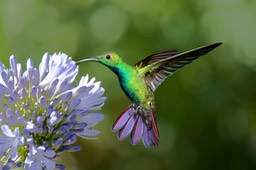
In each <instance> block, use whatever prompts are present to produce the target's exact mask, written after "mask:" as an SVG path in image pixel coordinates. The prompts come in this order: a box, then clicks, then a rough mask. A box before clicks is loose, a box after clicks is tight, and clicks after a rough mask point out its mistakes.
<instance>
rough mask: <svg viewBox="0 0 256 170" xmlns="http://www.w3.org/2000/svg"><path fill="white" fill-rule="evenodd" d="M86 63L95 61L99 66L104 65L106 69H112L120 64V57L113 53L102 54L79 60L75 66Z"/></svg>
mask: <svg viewBox="0 0 256 170" xmlns="http://www.w3.org/2000/svg"><path fill="white" fill-rule="evenodd" d="M87 61H95V62H99V63H101V64H104V65H106V66H107V67H110V68H113V67H116V66H117V65H119V64H120V63H121V62H122V59H121V57H119V55H118V54H116V53H113V52H108V53H104V54H102V55H99V56H96V57H91V58H85V59H82V60H79V61H77V62H76V64H79V63H83V62H87Z"/></svg>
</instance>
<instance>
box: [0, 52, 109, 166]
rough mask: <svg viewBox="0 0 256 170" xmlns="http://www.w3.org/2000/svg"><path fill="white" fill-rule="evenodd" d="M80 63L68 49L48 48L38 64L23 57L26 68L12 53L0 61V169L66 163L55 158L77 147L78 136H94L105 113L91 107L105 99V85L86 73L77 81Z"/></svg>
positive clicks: (95, 106)
mask: <svg viewBox="0 0 256 170" xmlns="http://www.w3.org/2000/svg"><path fill="white" fill-rule="evenodd" d="M77 73H78V67H77V66H76V65H75V62H74V61H73V60H72V59H71V58H70V57H68V56H67V55H66V54H62V53H58V54H54V55H52V56H51V55H49V54H48V53H46V54H45V55H44V56H43V58H42V61H41V63H40V65H39V69H37V68H35V67H34V64H33V62H32V60H31V59H29V60H28V61H27V67H26V70H25V72H24V73H23V72H22V66H21V64H20V63H17V62H16V59H15V57H14V56H11V57H10V69H7V68H5V66H4V65H3V64H2V63H1V62H0V157H1V162H2V164H3V166H2V169H11V168H17V167H21V168H23V169H26V170H34V169H47V170H51V169H55V168H58V169H64V168H65V166H64V165H62V164H57V163H56V162H55V160H56V159H57V158H59V157H60V154H61V153H63V152H75V151H79V150H80V147H79V146H74V145H73V144H74V143H75V142H76V140H77V137H78V136H80V137H83V138H92V137H93V136H95V135H97V134H98V133H99V131H97V130H93V129H92V127H93V126H94V125H96V124H97V123H98V122H99V121H101V120H103V118H104V116H103V115H102V114H100V113H90V111H92V110H100V109H101V107H102V106H103V105H104V101H105V99H106V98H105V97H103V96H102V95H103V93H104V89H103V88H102V87H101V86H100V82H95V79H94V78H93V79H91V80H89V77H88V75H87V76H85V77H82V78H81V80H80V81H79V82H77V83H75V77H76V75H77ZM73 84H74V85H73Z"/></svg>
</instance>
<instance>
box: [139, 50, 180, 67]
mask: <svg viewBox="0 0 256 170" xmlns="http://www.w3.org/2000/svg"><path fill="white" fill-rule="evenodd" d="M176 54H177V50H166V51H159V52H156V53H154V54H151V55H150V56H148V57H146V58H144V59H143V60H141V61H139V62H138V63H136V64H135V67H136V68H142V67H145V66H147V65H149V64H152V63H155V62H157V61H159V60H163V59H165V58H168V57H171V56H174V55H176Z"/></svg>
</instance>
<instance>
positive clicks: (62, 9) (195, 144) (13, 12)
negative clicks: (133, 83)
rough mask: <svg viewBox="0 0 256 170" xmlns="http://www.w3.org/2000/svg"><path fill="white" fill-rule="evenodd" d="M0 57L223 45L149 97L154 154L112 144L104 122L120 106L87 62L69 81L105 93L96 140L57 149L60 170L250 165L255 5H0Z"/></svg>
mask: <svg viewBox="0 0 256 170" xmlns="http://www.w3.org/2000/svg"><path fill="white" fill-rule="evenodd" d="M0 16H1V17H0V57H1V61H2V62H3V63H5V64H6V65H8V59H9V56H10V55H11V54H14V55H15V56H16V57H17V59H18V61H19V62H21V63H23V64H25V63H26V60H27V59H28V58H32V59H33V60H34V62H35V64H36V65H38V64H39V62H40V60H41V57H42V56H43V54H44V53H45V52H49V53H51V54H53V53H54V52H64V53H67V54H68V55H69V56H72V58H73V59H74V60H78V59H81V58H84V57H90V56H95V55H98V54H100V53H102V52H105V51H115V52H117V53H119V54H120V55H121V56H122V57H123V59H124V60H126V61H127V62H128V63H130V64H134V63H136V62H137V61H138V60H140V59H142V58H143V57H145V56H147V55H149V54H151V53H154V52H156V51H159V50H164V49H170V48H175V49H178V50H179V51H180V52H183V51H185V50H189V49H192V48H195V47H198V46H201V45H206V44H210V43H214V42H223V43H224V44H223V45H222V46H220V47H219V48H217V49H215V50H214V51H212V52H211V53H209V54H207V56H204V57H202V58H200V59H198V60H197V61H195V62H193V63H192V64H190V65H189V66H187V67H186V68H184V69H182V70H181V71H179V72H177V73H176V74H174V75H173V76H172V77H171V78H169V79H168V80H166V81H165V82H164V83H163V84H162V85H161V86H160V88H158V90H157V91H156V93H155V98H156V105H157V110H158V124H159V125H158V126H159V131H160V136H161V141H160V146H159V147H158V148H151V149H146V148H145V147H144V146H143V144H142V143H140V144H138V145H136V146H132V145H131V144H130V142H129V139H126V140H124V141H119V140H118V139H117V134H116V133H113V132H112V131H111V126H112V123H113V122H114V121H115V119H116V117H117V116H118V115H119V113H121V112H122V110H123V109H124V108H125V107H126V106H127V105H129V104H130V101H129V100H128V99H127V97H126V96H125V95H124V93H123V92H122V90H121V88H120V87H119V83H118V79H117V77H116V76H115V75H114V74H113V73H112V72H111V71H110V70H108V69H107V68H105V67H104V66H102V65H100V64H97V63H84V64H81V65H80V71H79V75H78V78H80V77H81V76H82V75H84V74H87V73H88V74H89V75H90V76H91V77H96V78H97V80H99V81H101V82H102V86H103V87H104V88H105V90H106V92H105V96H107V98H108V99H107V101H106V103H105V106H104V107H103V109H102V110H101V112H102V113H104V114H105V119H104V121H102V122H100V123H99V125H97V127H96V129H98V130H100V131H101V134H100V135H99V136H98V139H97V140H83V139H79V141H78V142H79V144H80V145H82V147H83V150H82V151H81V152H78V153H66V154H65V155H63V156H62V159H61V160H60V162H64V163H65V164H66V166H67V169H70V170H82V169H87V170H90V169H105V170H120V169H122V170H130V169H132V170H142V169H147V170H165V169H166V170H169V169H170V170H248V169H256V77H255V74H256V55H255V54H256V1H255V0H195V1H194V0H157V1H156V0H129V1H124V0H102V1H101V0H98V1H97V0H72V1H69V0H54V1H53V0H37V1H35V0H0Z"/></svg>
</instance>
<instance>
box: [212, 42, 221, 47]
mask: <svg viewBox="0 0 256 170" xmlns="http://www.w3.org/2000/svg"><path fill="white" fill-rule="evenodd" d="M221 44H223V42H217V43H214V44H212V45H211V46H212V47H213V48H216V47H218V46H220V45H221Z"/></svg>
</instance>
